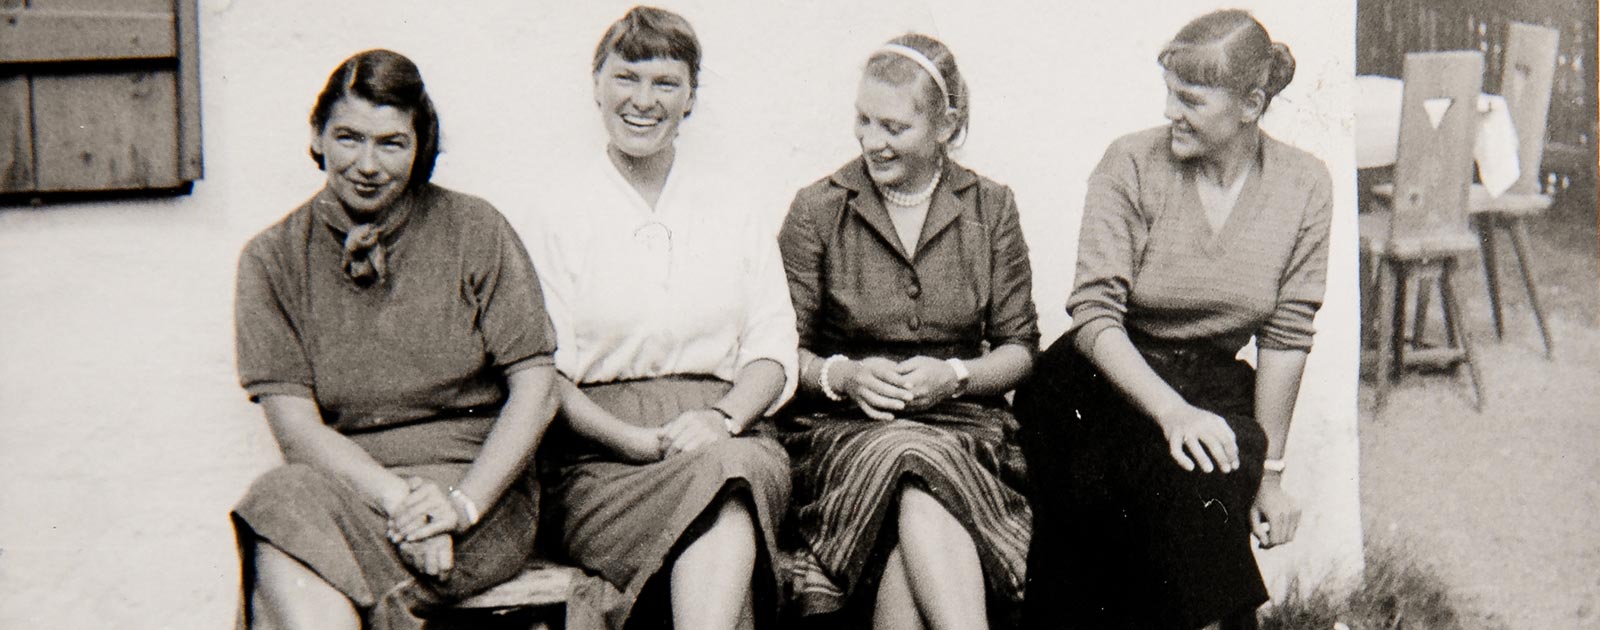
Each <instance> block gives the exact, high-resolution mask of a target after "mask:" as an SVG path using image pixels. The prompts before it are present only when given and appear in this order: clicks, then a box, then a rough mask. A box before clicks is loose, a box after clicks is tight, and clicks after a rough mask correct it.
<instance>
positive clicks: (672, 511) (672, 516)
mask: <svg viewBox="0 0 1600 630" xmlns="http://www.w3.org/2000/svg"><path fill="white" fill-rule="evenodd" d="M729 388H730V385H729V384H728V383H727V382H725V381H720V380H716V379H710V378H694V377H667V378H657V379H648V380H637V381H624V382H618V383H609V384H602V385H588V386H584V388H583V391H584V393H585V394H587V395H588V396H589V398H590V399H591V400H593V401H594V402H595V403H596V404H598V405H600V407H601V408H603V409H605V410H606V411H609V412H611V413H612V414H614V415H616V416H617V417H619V418H621V419H623V420H624V421H627V422H630V423H633V424H635V425H637V426H645V427H657V426H661V425H664V424H666V423H668V422H670V421H672V420H673V419H674V418H676V417H678V415H679V414H680V413H682V412H684V411H688V410H692V409H705V408H706V407H709V406H710V405H712V404H713V403H715V402H716V401H717V400H719V399H720V398H721V397H722V396H723V395H724V394H726V393H727V391H728V389H729ZM540 459H541V461H542V462H543V463H542V464H541V467H542V469H543V472H542V474H541V476H542V479H543V480H544V483H545V489H546V494H545V500H546V503H545V505H546V510H545V514H544V518H545V519H546V520H545V521H544V524H545V527H546V528H548V530H549V531H550V532H551V533H552V534H553V535H555V536H556V537H558V538H559V540H558V541H556V545H555V546H556V547H557V548H556V549H554V550H552V551H553V553H554V554H555V555H556V556H557V557H559V558H562V559H565V560H566V561H569V562H572V563H574V564H576V565H577V566H579V567H582V568H584V569H585V570H587V571H588V572H590V573H591V574H592V575H593V579H590V580H586V581H582V583H580V584H578V585H577V586H576V587H575V588H574V590H573V593H572V597H571V599H570V600H569V601H568V604H567V607H568V611H567V628H568V629H569V630H588V629H600V628H604V629H609V630H618V629H621V628H623V626H624V625H629V626H630V627H639V626H650V625H655V624H657V623H662V624H663V625H665V624H664V622H666V621H667V620H666V619H661V618H659V617H666V616H668V615H670V613H671V611H670V610H668V609H667V608H666V607H662V606H653V607H650V608H648V609H642V608H639V607H637V606H636V604H638V603H639V601H640V596H641V594H644V592H645V587H646V585H647V584H650V583H651V581H652V578H656V577H657V576H658V574H662V573H663V572H664V570H666V569H668V567H667V566H666V564H667V563H668V562H669V561H670V560H671V558H672V557H673V556H674V555H675V554H676V553H677V552H678V551H680V550H681V548H682V547H683V546H684V545H686V544H687V543H688V542H690V541H692V539H693V538H694V537H695V536H698V534H699V533H700V532H701V531H703V529H704V528H705V527H707V526H709V522H708V520H707V519H704V518H702V517H703V516H706V515H708V508H711V507H712V506H715V505H720V501H722V500H723V499H724V498H733V499H735V500H739V501H746V502H748V506H749V507H750V508H751V510H752V515H753V516H754V519H755V522H756V526H757V529H758V531H759V535H760V538H761V540H760V544H759V545H758V549H759V550H760V551H759V552H758V554H757V555H758V561H757V565H758V566H757V570H756V584H755V585H754V586H755V594H756V597H757V601H758V606H757V609H758V612H760V611H761V610H763V609H765V610H771V609H772V608H773V606H774V605H775V601H776V592H777V591H776V584H777V581H776V579H777V573H776V563H775V562H774V560H773V559H774V558H776V557H777V539H776V533H777V526H778V519H780V518H781V517H782V515H783V510H784V508H785V506H787V504H788V501H789V460H788V457H787V456H786V455H785V454H784V451H783V448H782V447H781V446H779V445H778V443H777V442H775V441H773V440H772V439H770V438H765V437H736V438H732V439H727V440H721V441H718V442H714V443H712V444H711V445H709V446H706V447H703V448H701V449H698V450H695V451H691V452H689V453H684V454H680V455H675V456H672V457H668V458H667V459H665V460H662V461H658V462H653V463H648V464H635V463H630V462H622V461H616V460H615V458H612V457H610V456H609V455H607V454H605V453H603V452H601V451H599V450H598V448H597V447H595V446H593V445H589V444H585V443H583V441H582V440H581V439H580V438H577V436H575V435H573V434H571V433H570V432H568V431H567V430H566V429H565V428H564V427H554V428H552V432H551V435H550V437H549V438H548V439H547V440H546V442H545V444H544V446H542V447H541V448H540ZM762 603H766V604H767V605H765V606H762V605H759V604H762ZM636 613H637V614H639V615H642V616H648V617H650V618H648V619H645V618H640V619H633V617H634V616H635V614H636ZM630 621H631V623H630Z"/></svg>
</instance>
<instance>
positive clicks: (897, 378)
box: [836, 357, 916, 420]
mask: <svg viewBox="0 0 1600 630" xmlns="http://www.w3.org/2000/svg"><path fill="white" fill-rule="evenodd" d="M839 368H843V371H844V374H841V375H840V376H841V377H842V378H840V380H841V381H843V382H844V387H843V388H842V389H843V391H844V394H845V395H846V396H848V397H850V400H853V401H855V403H856V406H858V407H860V408H861V411H863V412H865V413H866V414H867V417H869V418H872V419H874V420H893V419H894V414H895V412H897V411H901V410H904V409H905V408H906V405H907V404H909V403H910V402H911V401H912V400H913V399H915V398H916V396H915V395H914V394H912V392H911V387H910V385H909V384H908V383H907V381H906V378H905V376H903V375H901V374H900V368H899V365H898V364H896V363H895V362H893V361H890V360H888V359H885V358H883V357H867V358H865V359H862V360H860V361H850V362H847V363H845V364H842V365H840V366H839ZM836 369H838V368H836Z"/></svg>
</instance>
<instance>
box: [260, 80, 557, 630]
mask: <svg viewBox="0 0 1600 630" xmlns="http://www.w3.org/2000/svg"><path fill="white" fill-rule="evenodd" d="M311 131H312V140H311V155H312V158H313V159H314V160H315V161H316V163H317V166H318V167H319V168H321V169H322V170H324V171H327V185H326V187H325V188H323V189H322V191H321V192H319V193H317V194H316V196H314V197H312V198H311V200H310V201H308V202H306V203H305V205H302V206H301V207H299V208H298V209H296V210H294V211H293V212H291V213H289V215H288V216H286V217H284V218H283V220H281V221H279V222H278V223H276V224H274V225H273V226H272V227H269V228H267V229H266V230H265V231H263V232H262V233H260V234H259V235H257V236H256V237H255V238H253V239H251V241H250V243H249V244H248V245H246V246H245V249H244V253H243V255H242V256H241V257H240V261H239V278H238V293H237V301H236V308H235V317H236V324H237V337H238V363H239V379H240V382H241V384H242V385H243V386H244V388H245V390H246V391H247V392H249V394H250V397H251V399H252V400H255V401H257V402H259V403H261V406H262V409H263V410H264V411H265V412H266V417H267V422H268V424H269V425H271V428H272V433H273V435H274V436H275V437H276V438H277V441H278V445H279V447H280V448H282V450H283V455H284V459H285V460H286V462H287V463H286V464H285V465H284V466H281V467H279V468H276V469H274V470H272V471H269V472H267V473H266V474H264V475H262V476H261V477H260V478H259V479H257V480H256V481H255V483H254V485H252V486H251V488H250V491H249V493H248V494H247V495H246V496H245V497H244V499H243V500H241V501H240V502H239V504H238V506H236V507H235V508H234V512H233V519H234V525H235V528H236V530H237V533H238V537H239V544H240V552H241V556H242V560H243V564H244V567H243V578H244V586H245V596H246V600H245V609H244V611H243V615H242V619H241V621H242V622H243V623H244V624H246V625H248V626H250V627H259V628H359V627H366V628H377V629H390V628H420V627H421V626H422V615H424V614H425V613H426V612H427V611H428V610H429V609H430V608H432V607H436V606H439V605H442V604H447V603H449V602H452V601H454V600H457V599H459V598H462V597H465V596H468V595H471V594H473V593H475V592H478V591H481V590H484V589H486V588H488V587H490V586H492V585H494V584H496V583H498V582H500V581H503V580H505V579H507V578H509V577H511V576H513V575H515V574H516V573H517V572H518V571H519V570H520V569H521V567H522V566H523V563H524V562H525V561H526V559H527V557H528V555H529V553H530V552H531V551H532V549H533V535H534V531H533V523H534V521H535V514H534V513H535V510H536V504H537V502H536V497H537V494H536V492H535V489H534V487H533V484H532V483H531V478H530V477H528V476H525V474H524V471H525V467H526V466H525V465H526V462H527V461H528V458H529V456H530V455H531V454H532V453H533V451H534V449H535V447H536V446H537V444H538V442H539V439H540V436H541V435H542V434H543V432H544V429H545V427H546V426H547V425H548V423H549V421H550V418H551V415H552V413H553V412H554V409H555V405H554V402H555V401H554V399H553V397H552V396H551V394H550V391H551V382H552V378H553V373H554V370H553V369H552V367H551V363H552V359H551V356H552V353H553V352H554V350H555V344H554V339H555V337H554V334H553V333H552V331H551V328H550V324H549V320H548V318H546V316H545V314H544V310H543V309H544V306H543V299H542V297H541V295H540V290H539V281H538V278H537V276H535V274H534V270H533V266H532V263H530V262H529V258H528V255H527V253H526V252H525V251H524V250H523V248H522V244H521V240H520V239H519V238H518V237H517V235H516V234H515V233H514V232H513V231H512V229H511V227H510V226H509V224H508V223H507V222H506V221H505V219H504V218H503V217H501V215H500V214H499V213H498V212H497V211H495V209H494V208H493V207H491V206H489V204H487V203H485V202H484V201H482V200H481V199H477V198H475V197H470V196H467V195H463V194H461V193H457V192H452V191H449V190H446V189H443V188H440V187H437V186H434V185H432V184H429V183H428V179H429V177H430V175H431V174H432V171H433V164H434V158H435V156H436V155H437V154H438V143H437V139H438V135H439V122H438V117H437V115H436V114H435V113H434V110H433V106H432V104H431V103H430V101H429V99H428V95H427V92H426V91H425V89H424V87H423V84H422V77H421V76H420V74H419V73H418V71H417V67H416V66H415V65H413V64H412V63H411V61H410V60H409V59H406V58H405V57H403V56H401V55H399V54H396V53H393V52H389V51H385V50H371V51H367V52H363V53H360V54H358V55H355V56H354V57H351V58H350V59H348V60H346V61H345V62H344V63H342V64H340V66H339V68H338V69H337V70H335V71H334V73H333V75H332V76H331V77H329V78H328V83H327V86H326V87H325V88H324V89H323V91H322V94H321V96H319V97H318V99H317V104H316V107H315V109H314V110H313V112H312V115H311Z"/></svg>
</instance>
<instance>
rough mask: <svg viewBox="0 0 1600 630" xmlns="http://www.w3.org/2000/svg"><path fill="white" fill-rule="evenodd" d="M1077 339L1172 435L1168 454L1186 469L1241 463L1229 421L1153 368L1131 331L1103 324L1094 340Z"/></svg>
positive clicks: (1231, 468) (1080, 347) (1227, 467)
mask: <svg viewBox="0 0 1600 630" xmlns="http://www.w3.org/2000/svg"><path fill="white" fill-rule="evenodd" d="M1073 343H1075V344H1077V346H1078V350H1079V352H1085V353H1086V355H1087V356H1088V357H1089V358H1090V360H1091V361H1093V362H1094V365H1095V367H1096V368H1099V370H1100V373H1101V374H1104V375H1105V376H1106V378H1107V379H1108V380H1110V381H1111V383H1112V384H1113V385H1115V386H1116V387H1117V389H1118V390H1119V391H1121V392H1122V393H1123V395H1124V396H1127V397H1128V400H1130V401H1132V402H1133V405H1134V407H1136V408H1138V409H1139V411H1141V412H1144V414H1145V415H1147V416H1149V417H1150V418H1151V419H1153V420H1155V422H1156V424H1157V425H1159V426H1160V427H1161V432H1162V434H1163V435H1164V436H1166V438H1167V452H1168V454H1169V455H1171V456H1172V459H1173V461H1176V462H1177V463H1178V465H1179V466H1182V467H1183V469H1184V470H1190V471H1192V470H1194V469H1195V468H1196V467H1198V468H1199V469H1200V470H1201V471H1204V472H1207V473H1209V472H1211V471H1213V470H1221V471H1222V472H1224V473H1228V472H1233V471H1234V470H1235V469H1237V468H1238V467H1239V447H1238V443H1237V441H1236V440H1235V438H1234V434H1233V429H1231V428H1229V427H1228V423H1227V421H1225V420H1223V419H1222V417H1221V416H1218V415H1216V414H1214V413H1211V412H1209V411H1206V410H1204V409H1201V408H1199V407H1195V406H1194V405H1191V404H1189V402H1188V401H1186V400H1184V399H1183V396H1181V395H1179V394H1178V392H1177V390H1174V389H1173V388H1172V386H1171V385H1169V384H1167V382H1166V381H1165V380H1163V379H1162V378H1161V376H1160V375H1157V374H1156V373H1155V370H1152V369H1150V364H1149V363H1146V362H1145V360H1144V355H1141V354H1139V350H1138V348H1135V347H1134V346H1133V342H1132V341H1130V340H1129V339H1128V333H1127V331H1125V330H1123V329H1122V328H1120V327H1108V328H1102V329H1100V332H1099V333H1098V334H1095V335H1094V337H1093V338H1092V339H1087V338H1084V337H1083V336H1082V335H1079V337H1078V338H1075V339H1074V340H1073ZM1085 346H1087V349H1086V348H1085Z"/></svg>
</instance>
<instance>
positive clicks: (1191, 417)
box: [1016, 10, 1332, 629]
mask: <svg viewBox="0 0 1600 630" xmlns="http://www.w3.org/2000/svg"><path fill="white" fill-rule="evenodd" d="M1157 60H1158V61H1159V63H1160V64H1161V67H1162V68H1163V69H1164V71H1165V80H1166V84H1167V104H1166V117H1167V119H1168V120H1169V121H1171V122H1170V124H1168V125H1166V126H1164V127H1159V128H1155V129H1149V130H1145V131H1141V132H1138V133H1134V134H1132V135H1128V136H1124V137H1122V138H1120V139H1118V140H1117V141H1115V142H1113V143H1112V145H1111V147H1110V148H1109V149H1107V150H1106V153H1105V156H1104V157H1103V158H1102V159H1101V161H1100V164H1099V166H1097V167H1096V168H1095V170H1094V172H1093V174H1092V175H1091V176H1090V179H1089V192H1088V195H1087V198H1086V200H1085V202H1084V212H1083V228H1082V231H1081V232H1080V242H1079V248H1078V262H1077V278H1076V281H1075V283H1074V289H1073V291H1072V294H1071V297H1070V298H1068V300H1067V310H1068V312H1069V313H1070V314H1071V315H1072V328H1071V329H1070V330H1069V331H1068V332H1067V334H1066V335H1064V336H1062V337H1061V339H1060V340H1059V341H1057V342H1056V343H1055V344H1053V345H1052V347H1051V348H1050V349H1049V350H1047V351H1046V352H1045V354H1044V355H1043V356H1042V357H1041V358H1040V360H1039V366H1038V369H1037V371H1036V372H1035V373H1034V375H1033V377H1032V378H1031V379H1030V380H1029V381H1028V383H1027V384H1025V385H1024V386H1023V387H1021V388H1019V389H1018V392H1017V396H1016V405H1017V415H1018V416H1019V418H1020V419H1021V421H1022V424H1023V427H1024V429H1023V430H1024V436H1025V437H1024V448H1025V449H1026V450H1027V452H1028V462H1029V471H1030V474H1031V475H1032V479H1031V482H1032V487H1033V495H1034V496H1033V499H1034V500H1033V506H1034V519H1035V520H1034V531H1035V532H1037V535H1036V536H1035V537H1034V543H1033V546H1032V548H1031V550H1030V553H1029V578H1030V580H1029V589H1028V598H1027V601H1028V610H1027V612H1026V614H1025V618H1026V619H1027V620H1028V622H1029V626H1030V627H1039V628H1047V627H1048V628H1057V627H1063V626H1068V627H1083V628H1181V629H1192V628H1202V627H1205V628H1215V627H1222V628H1251V627H1254V626H1255V609H1256V608H1257V607H1258V606H1260V605H1261V604H1262V603H1263V602H1265V601H1266V600H1267V591H1266V588H1265V586H1264V585H1263V583H1262V580H1261V575H1260V571H1259V570H1258V569H1257V567H1256V563H1255V558H1254V556H1253V555H1252V550H1251V545H1250V538H1251V536H1252V534H1253V535H1254V537H1255V539H1256V540H1257V541H1258V542H1259V543H1260V546H1261V547H1262V548H1271V547H1274V546H1277V545H1281V544H1284V543H1287V542H1289V541H1291V540H1293V539H1294V535H1295V529H1296V527H1297V525H1298V521H1299V518H1300V510H1299V508H1298V507H1297V506H1296V505H1295V502H1294V500H1293V499H1292V498H1291V497H1290V496H1289V495H1288V494H1286V493H1285V492H1284V490H1283V489H1282V488H1281V487H1280V485H1279V479H1280V477H1281V476H1282V474H1283V470H1284V468H1285V464H1284V460H1283V447H1284V438H1285V436H1287V435H1288V432H1289V421H1290V418H1291V416H1292V415H1293V411H1294V404H1295V397H1296V395H1297V393H1298V391H1299V387H1300V378H1301V375H1302V373H1303V371H1304V369H1305V362H1306V354H1307V352H1308V351H1309V350H1310V349H1311V340H1312V334H1313V332H1314V329H1313V326H1312V317H1313V316H1314V315H1315V313H1316V311H1317V309H1318V307H1320V306H1321V303H1322V296H1323V285H1324V276H1325V273H1326V269H1327V256H1328V225H1329V219H1330V216H1331V213H1332V201H1331V199H1332V198H1331V181H1330V179H1329V176H1328V170H1327V167H1326V166H1325V165H1324V164H1323V163H1322V161H1321V160H1319V159H1317V158H1316V157H1314V156H1312V155H1311V154H1309V153H1306V152H1304V151H1301V150H1299V149H1296V148H1293V147H1290V146H1289V145H1286V144H1284V143H1282V142H1279V141H1278V140H1275V139H1273V138H1271V137H1270V136H1268V135H1267V134H1265V133H1263V132H1262V130H1261V128H1260V126H1259V122H1260V119H1261V116H1262V114H1263V113H1264V112H1265V111H1266V109H1267V106H1268V104H1269V103H1271V102H1272V99H1273V97H1274V96H1276V95H1277V94H1278V93H1279V92H1280V91H1281V90H1283V88H1284V86H1286V85H1288V83H1289V81H1290V79H1291V78H1293V76H1294V57H1293V56H1292V55H1291V54H1290V53H1289V49H1288V47H1286V46H1284V45H1283V44H1280V43H1274V42H1273V41H1272V40H1271V38H1270V36H1269V35H1268V34H1267V31H1266V30H1265V29H1264V28H1263V27H1262V26H1261V24H1260V23H1259V22H1257V21H1256V20H1255V18H1253V17H1251V16H1250V14H1248V13H1246V12H1244V11H1237V10H1230V11H1218V12H1215V13H1210V14H1207V15H1204V16H1201V17H1200V18H1197V19H1195V20H1194V21H1192V22H1190V23H1189V24H1188V25H1187V26H1185V27H1183V29H1182V30H1181V31H1179V32H1178V35H1177V37H1175V38H1173V40H1172V41H1171V43H1169V44H1167V46H1166V47H1165V48H1163V49H1162V51H1161V53H1160V55H1159V56H1158V57H1157ZM1252 337H1254V339H1255V343H1256V347H1257V348H1258V354H1257V360H1256V367H1255V369H1253V370H1252V368H1251V366H1250V365H1249V364H1247V363H1245V362H1243V361H1240V360H1238V359H1236V358H1235V356H1236V355H1237V354H1238V353H1239V351H1240V350H1241V349H1242V348H1243V347H1245V346H1246V345H1247V344H1248V343H1249V342H1250V340H1251V338H1252ZM1063 606H1064V608H1063ZM1074 624H1076V625H1074Z"/></svg>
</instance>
